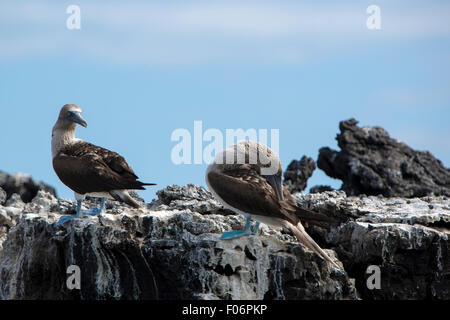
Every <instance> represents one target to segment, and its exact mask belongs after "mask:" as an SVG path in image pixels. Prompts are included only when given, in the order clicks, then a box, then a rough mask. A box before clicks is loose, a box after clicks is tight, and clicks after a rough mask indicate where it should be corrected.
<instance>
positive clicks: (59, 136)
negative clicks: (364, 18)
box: [52, 104, 154, 224]
mask: <svg viewBox="0 0 450 320" xmlns="http://www.w3.org/2000/svg"><path fill="white" fill-rule="evenodd" d="M77 124H79V125H81V126H83V127H87V123H86V121H85V120H84V119H83V117H82V116H81V108H80V107H78V106H77V105H74V104H66V105H64V106H63V107H62V109H61V111H60V113H59V117H58V120H57V121H56V123H55V125H54V126H53V131H52V158H53V169H54V170H55V172H56V174H57V175H58V177H59V179H60V180H61V181H62V182H63V183H64V184H65V185H66V186H68V187H69V188H70V189H72V190H73V191H74V192H75V198H76V200H77V211H76V215H75V216H64V217H61V219H60V220H59V221H58V224H62V223H64V222H65V221H68V220H70V219H72V218H74V217H82V216H83V215H85V214H89V215H100V214H101V213H102V212H103V210H104V206H105V198H107V199H114V200H117V201H121V202H125V203H126V204H128V205H130V206H132V207H133V208H139V207H140V206H139V204H138V203H137V202H136V201H135V200H134V199H133V198H132V197H131V196H130V195H129V193H128V191H127V190H145V188H144V186H146V185H154V183H143V182H140V181H138V177H137V176H136V174H135V173H134V172H133V169H131V167H130V166H129V165H128V163H127V162H126V161H125V159H124V158H123V157H122V156H120V155H119V154H118V153H116V152H113V151H110V150H107V149H104V148H101V147H98V146H96V145H93V144H91V143H88V142H85V141H83V140H81V139H77V138H75V129H76V125H77ZM86 195H89V196H93V197H99V198H101V205H100V207H98V208H91V209H89V210H86V211H81V201H82V200H83V199H84V196H86Z"/></svg>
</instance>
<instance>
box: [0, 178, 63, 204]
mask: <svg viewBox="0 0 450 320" xmlns="http://www.w3.org/2000/svg"><path fill="white" fill-rule="evenodd" d="M0 187H1V188H2V189H3V190H4V191H5V192H6V200H7V199H9V198H10V197H11V196H12V195H13V194H15V193H16V194H18V195H19V196H20V197H21V198H22V201H23V202H25V203H27V202H31V200H33V198H34V197H35V196H36V194H37V192H38V191H39V190H43V191H46V192H49V193H51V194H53V195H54V196H56V191H55V189H54V188H53V187H51V186H49V185H47V184H45V183H43V182H38V181H35V180H33V179H32V178H31V176H30V175H27V174H23V173H14V174H8V173H4V172H0ZM0 204H1V196H0Z"/></svg>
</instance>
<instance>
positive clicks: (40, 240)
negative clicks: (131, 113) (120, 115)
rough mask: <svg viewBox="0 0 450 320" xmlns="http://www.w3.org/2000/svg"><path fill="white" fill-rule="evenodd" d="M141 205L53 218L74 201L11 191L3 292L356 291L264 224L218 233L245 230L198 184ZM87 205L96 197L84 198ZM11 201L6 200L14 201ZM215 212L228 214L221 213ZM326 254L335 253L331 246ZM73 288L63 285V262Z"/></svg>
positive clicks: (258, 294) (35, 295)
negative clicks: (75, 277)
mask: <svg viewBox="0 0 450 320" xmlns="http://www.w3.org/2000/svg"><path fill="white" fill-rule="evenodd" d="M158 195H159V199H158V200H155V201H153V202H152V203H151V204H148V205H147V206H146V208H143V209H142V210H134V209H130V208H128V207H126V206H124V205H121V204H118V203H116V202H110V203H108V206H107V208H109V209H108V210H107V213H106V214H104V215H103V216H101V217H100V218H97V217H89V218H84V219H75V220H73V221H72V222H69V223H67V224H65V225H63V226H60V227H57V226H56V225H55V222H56V221H57V220H58V219H59V218H60V216H61V215H62V214H64V215H66V214H70V213H73V212H74V205H75V204H74V203H73V202H72V201H68V200H60V199H56V198H54V197H53V196H51V195H50V194H48V193H45V192H39V193H38V195H37V196H36V197H35V198H34V199H33V201H32V202H31V203H28V204H24V203H23V202H20V201H19V199H17V201H18V204H17V205H16V207H6V208H5V207H3V208H2V210H5V211H8V212H9V213H8V214H7V216H8V217H9V218H8V219H9V220H8V223H9V225H10V227H9V232H8V237H7V240H5V242H4V243H3V253H2V254H1V258H0V298H2V299H156V298H158V299H354V298H356V292H355V289H354V281H352V280H351V279H349V278H348V276H347V275H346V273H345V272H344V271H343V270H339V269H338V270H336V269H333V268H332V267H330V265H329V264H328V263H327V262H325V261H324V260H323V259H321V258H320V257H318V256H317V255H315V254H314V253H312V252H311V251H309V250H307V249H305V248H304V247H303V246H301V245H300V244H299V243H298V242H297V241H296V240H295V238H294V237H293V236H291V235H289V234H286V233H281V232H279V231H276V230H273V229H271V228H268V227H266V226H263V227H262V228H261V232H260V234H258V235H254V236H250V237H243V238H239V239H234V240H231V241H224V240H220V239H219V236H220V234H221V233H223V232H224V231H229V230H231V229H242V228H243V227H244V224H245V223H244V219H243V218H242V217H241V216H237V215H234V214H229V212H225V211H224V210H223V209H222V208H221V207H220V206H219V205H218V203H217V202H216V201H215V200H214V199H213V198H212V197H211V194H209V192H207V191H206V190H205V189H203V188H199V187H196V186H192V185H188V186H186V187H184V188H181V187H177V186H171V187H168V188H166V189H164V190H162V191H160V192H158ZM87 203H88V204H89V205H94V203H89V201H88V202H87ZM11 205H13V203H11ZM222 213H225V215H223V214H222ZM328 253H329V254H330V255H332V256H334V252H333V251H331V250H329V251H328ZM71 265H76V266H78V267H79V268H80V271H81V284H80V290H77V289H73V290H69V289H68V288H67V287H66V280H67V278H68V274H67V273H66V271H67V268H68V267H69V266H71Z"/></svg>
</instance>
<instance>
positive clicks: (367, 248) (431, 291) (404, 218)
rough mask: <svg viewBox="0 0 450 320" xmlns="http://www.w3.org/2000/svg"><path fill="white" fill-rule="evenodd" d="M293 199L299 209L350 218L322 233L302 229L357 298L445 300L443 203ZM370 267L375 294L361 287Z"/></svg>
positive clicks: (447, 246)
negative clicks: (330, 255) (376, 278)
mask: <svg viewBox="0 0 450 320" xmlns="http://www.w3.org/2000/svg"><path fill="white" fill-rule="evenodd" d="M296 197H297V200H298V201H299V203H301V204H302V205H303V206H304V207H310V208H312V209H314V210H319V211H321V212H328V213H329V214H332V215H334V216H337V217H341V218H342V217H343V216H344V215H347V216H348V217H349V218H350V219H348V220H347V222H345V223H342V224H341V225H340V226H339V227H338V228H336V229H332V230H331V232H330V233H327V234H324V233H323V232H321V231H320V230H319V231H318V230H314V228H307V230H308V232H309V233H310V234H311V235H312V236H313V237H314V238H316V239H317V241H318V242H319V243H320V244H322V243H326V244H325V246H328V247H329V246H330V245H331V246H332V247H333V249H334V250H335V251H336V252H337V253H338V256H339V259H340V260H341V261H342V262H343V264H344V267H345V270H346V271H347V272H348V274H349V276H350V277H352V278H355V279H356V288H357V290H358V292H359V294H360V295H361V298H362V299H380V300H381V299H383V300H385V299H446V300H448V299H450V239H449V237H450V201H449V199H448V198H446V197H443V196H441V197H424V198H420V199H419V198H414V199H404V198H389V199H386V198H383V197H375V196H370V197H366V196H361V197H346V196H345V194H344V193H343V192H342V191H341V192H325V193H324V194H312V195H298V194H297V195H296ZM322 245H323V244H322ZM370 265H376V266H379V267H380V271H381V289H380V290H376V289H374V290H369V289H368V288H367V285H366V280H367V278H368V276H369V274H366V270H367V268H368V267H369V266H370Z"/></svg>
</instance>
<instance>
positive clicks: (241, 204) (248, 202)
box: [206, 141, 340, 268]
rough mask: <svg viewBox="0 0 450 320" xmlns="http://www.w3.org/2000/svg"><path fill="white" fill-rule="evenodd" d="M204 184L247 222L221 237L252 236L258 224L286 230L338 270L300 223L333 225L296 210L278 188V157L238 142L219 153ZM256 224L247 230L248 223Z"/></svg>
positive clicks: (289, 197) (284, 191)
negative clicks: (254, 221)
mask: <svg viewBox="0 0 450 320" xmlns="http://www.w3.org/2000/svg"><path fill="white" fill-rule="evenodd" d="M206 184H207V186H208V188H209V190H210V191H211V193H212V194H213V195H214V196H215V197H216V198H217V199H218V200H219V201H220V202H221V203H222V204H223V205H224V207H225V208H227V209H230V210H232V211H234V212H237V213H240V214H242V215H244V216H245V217H246V218H247V221H246V226H245V229H244V230H238V231H230V232H225V233H224V234H222V236H221V238H222V239H233V238H237V237H241V236H244V235H249V234H255V233H256V232H257V230H258V227H259V223H260V222H262V223H264V224H267V225H270V226H272V227H275V228H282V227H285V228H287V229H288V230H290V231H291V232H292V233H293V234H294V235H295V236H296V238H297V239H298V240H299V242H300V243H302V244H303V245H305V246H306V247H307V248H309V249H310V250H312V251H313V252H315V253H317V254H318V255H319V256H321V257H322V258H324V259H325V260H327V261H329V262H331V263H332V264H333V265H334V266H336V267H338V268H340V267H339V266H338V265H337V264H336V263H335V262H334V261H333V260H332V259H331V258H330V257H329V256H328V255H327V254H326V253H325V251H323V250H322V248H320V246H319V245H318V244H317V243H316V242H315V241H314V240H313V239H312V238H311V237H310V236H309V235H308V234H307V233H306V231H305V229H304V227H303V225H302V222H301V221H303V222H304V223H305V222H306V223H310V224H315V225H319V226H330V224H335V223H336V221H335V220H334V219H333V218H331V217H328V216H326V215H324V214H322V213H317V212H313V211H309V210H305V209H302V208H300V207H299V206H298V205H297V202H296V201H295V199H294V198H293V197H292V195H291V194H290V192H289V191H288V190H287V189H286V188H284V187H283V185H282V167H281V161H280V159H279V157H278V156H277V155H276V154H275V153H274V152H273V151H272V150H271V149H270V148H269V147H267V146H265V145H264V144H261V143H258V142H252V141H240V142H238V143H237V144H235V145H232V146H229V147H227V148H225V149H224V150H223V151H222V152H219V153H218V154H217V155H216V157H215V158H214V160H213V161H212V163H211V164H209V166H208V168H207V170H206ZM251 219H254V220H256V221H257V222H256V225H255V226H254V229H253V230H251V227H250V220H251Z"/></svg>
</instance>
